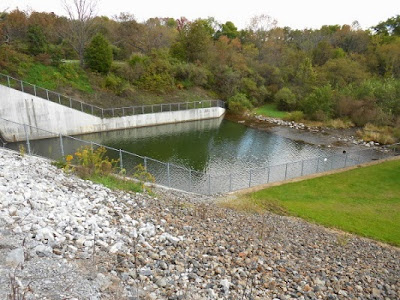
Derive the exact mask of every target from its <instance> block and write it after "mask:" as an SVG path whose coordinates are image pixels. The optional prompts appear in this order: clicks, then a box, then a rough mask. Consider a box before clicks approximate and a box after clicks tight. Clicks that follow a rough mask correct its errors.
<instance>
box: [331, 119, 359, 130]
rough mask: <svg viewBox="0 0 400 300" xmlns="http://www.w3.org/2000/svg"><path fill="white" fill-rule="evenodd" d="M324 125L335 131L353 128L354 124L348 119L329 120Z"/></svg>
mask: <svg viewBox="0 0 400 300" xmlns="http://www.w3.org/2000/svg"><path fill="white" fill-rule="evenodd" d="M326 125H327V126H328V127H331V128H335V129H346V128H351V127H354V123H353V122H352V121H350V120H348V119H334V120H329V121H328V122H327V123H326Z"/></svg>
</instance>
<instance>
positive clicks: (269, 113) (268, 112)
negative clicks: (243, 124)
mask: <svg viewBox="0 0 400 300" xmlns="http://www.w3.org/2000/svg"><path fill="white" fill-rule="evenodd" d="M254 112H255V113H256V114H258V115H263V116H266V117H271V118H279V119H282V118H284V117H286V116H287V115H288V112H286V111H281V110H278V108H277V107H276V105H275V104H274V103H269V104H265V105H263V106H260V107H258V108H256V109H255V110H254Z"/></svg>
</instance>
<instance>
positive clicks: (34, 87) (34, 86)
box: [33, 85, 36, 97]
mask: <svg viewBox="0 0 400 300" xmlns="http://www.w3.org/2000/svg"><path fill="white" fill-rule="evenodd" d="M33 92H34V93H35V97H36V85H33Z"/></svg>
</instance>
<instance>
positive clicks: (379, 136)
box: [357, 123, 396, 144]
mask: <svg viewBox="0 0 400 300" xmlns="http://www.w3.org/2000/svg"><path fill="white" fill-rule="evenodd" d="M394 134H395V131H394V130H393V128H391V127H389V126H376V125H373V124H371V123H368V124H366V125H365V126H364V128H363V130H358V131H357V135H358V136H359V137H361V138H362V139H363V140H364V141H367V142H370V141H374V142H378V143H380V144H393V143H394V142H396V139H395V135H394Z"/></svg>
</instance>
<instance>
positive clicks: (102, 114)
mask: <svg viewBox="0 0 400 300" xmlns="http://www.w3.org/2000/svg"><path fill="white" fill-rule="evenodd" d="M101 118H104V109H101Z"/></svg>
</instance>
